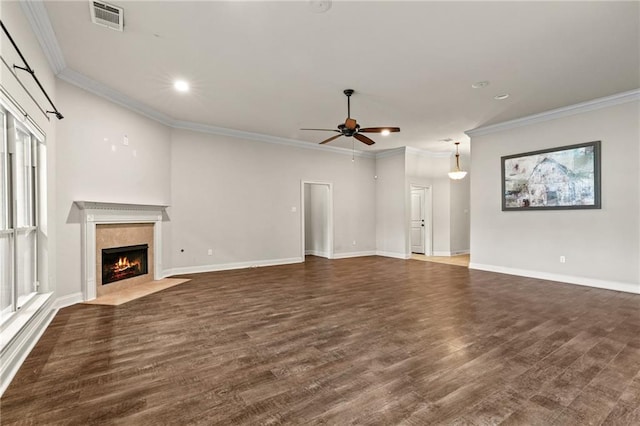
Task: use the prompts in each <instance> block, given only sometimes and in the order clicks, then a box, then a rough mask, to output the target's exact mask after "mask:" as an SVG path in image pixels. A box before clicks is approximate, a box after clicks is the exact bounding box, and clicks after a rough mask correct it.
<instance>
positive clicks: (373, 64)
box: [46, 0, 640, 151]
mask: <svg viewBox="0 0 640 426" xmlns="http://www.w3.org/2000/svg"><path fill="white" fill-rule="evenodd" d="M111 3H113V4H115V5H117V6H120V7H123V8H124V10H125V30H124V32H123V33H120V32H116V31H113V30H110V29H106V28H103V27H100V26H97V25H95V24H93V23H91V20H90V17H89V3H88V1H68V2H57V1H47V2H46V9H47V11H48V13H49V17H50V20H51V23H52V25H53V29H54V31H55V34H56V37H57V40H58V42H59V44H60V47H61V49H62V52H63V54H64V58H65V60H66V64H67V66H68V67H69V68H71V69H73V70H75V71H77V72H79V73H81V74H84V75H86V76H88V77H90V78H92V79H94V80H96V81H98V82H101V83H103V84H105V85H107V86H109V87H111V88H113V89H115V90H117V91H119V92H122V93H123V94H125V95H127V96H129V97H130V98H132V99H134V100H136V101H138V102H142V103H143V104H145V105H147V106H149V107H151V108H153V109H155V110H157V111H160V112H162V113H164V114H166V115H169V116H170V117H172V118H174V119H176V120H185V121H191V122H198V123H204V124H209V125H213V126H217V127H225V128H230V129H237V130H244V131H250V132H255V133H262V134H267V135H272V136H278V137H284V138H290V139H297V140H301V141H306V142H309V143H315V142H319V141H321V140H323V139H325V138H327V137H329V136H331V133H322V132H312V131H306V132H305V131H300V130H299V128H301V127H321V128H334V127H335V126H337V125H338V124H339V123H342V122H344V119H345V117H346V98H345V96H344V95H343V94H342V91H343V89H346V88H352V89H355V91H356V93H355V95H354V96H353V98H352V105H351V111H352V116H353V117H355V118H356V119H357V120H358V122H359V123H360V124H361V125H362V126H363V127H364V126H387V125H394V126H399V127H401V129H402V131H401V132H400V133H396V134H392V135H391V136H388V137H383V136H381V135H372V138H373V139H374V140H376V141H377V143H376V144H375V145H373V146H372V147H371V149H374V150H380V149H389V148H394V147H399V146H404V145H407V146H412V147H415V148H420V149H427V150H431V151H442V150H453V145H452V144H451V143H444V142H441V141H439V140H440V139H444V138H453V139H455V140H462V141H463V142H466V141H468V138H467V137H466V136H465V135H464V133H463V132H464V131H465V130H470V129H473V128H476V127H480V126H484V125H488V124H494V123H498V122H502V121H505V120H510V119H515V118H519V117H523V116H527V115H530V114H535V113H539V112H543V111H546V110H549V109H554V108H558V107H563V106H567V105H572V104H575V103H578V102H582V101H587V100H591V99H595V98H599V97H603V96H607V95H611V94H615V93H619V92H623V91H627V90H633V89H637V88H638V87H640V23H639V22H640V2H635V1H634V2H612V1H606V2H479V1H475V2H396V1H388V2H363V1H360V2H343V1H334V3H333V5H332V7H331V9H330V10H329V11H328V12H326V13H322V14H319V13H314V11H313V8H312V6H311V4H310V2H308V1H293V2H292V1H289V2H270V1H269V2H267V1H262V2H257V1H256V2H244V1H231V2H213V1H209V2H207V1H200V2H185V1H122V0H113V1H112V2H111ZM178 77H179V78H183V79H186V80H188V81H189V82H190V83H191V85H192V89H191V91H190V93H188V94H179V93H176V92H175V91H174V90H173V89H172V87H171V84H172V81H173V80H174V79H175V78H178ZM481 80H488V81H490V85H489V86H488V87H486V88H483V89H473V88H471V84H472V83H474V82H477V81H481ZM502 93H509V94H510V97H509V98H508V99H506V100H503V101H497V100H494V99H493V97H494V96H495V95H497V94H502ZM62 107H63V106H61V109H63V108H62ZM63 113H64V111H63ZM352 140H353V138H348V139H347V138H340V139H338V140H336V141H335V142H332V143H331V144H332V145H333V146H338V147H345V148H351V142H352ZM359 145H360V147H359V148H360V149H368V148H367V147H366V146H364V145H363V144H359ZM357 148H358V147H357Z"/></svg>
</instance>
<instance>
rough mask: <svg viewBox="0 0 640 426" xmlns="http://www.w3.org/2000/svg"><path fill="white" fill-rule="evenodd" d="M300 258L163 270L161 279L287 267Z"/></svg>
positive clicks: (301, 259)
mask: <svg viewBox="0 0 640 426" xmlns="http://www.w3.org/2000/svg"><path fill="white" fill-rule="evenodd" d="M302 262H304V259H303V258H301V257H291V258H288V259H269V260H252V261H248V262H235V263H220V264H216V265H200V266H183V267H180V268H171V269H165V270H164V271H163V273H162V277H163V278H166V277H170V276H173V275H184V274H199V273H202V272H215V271H228V270H231V269H246V268H258V267H262V266H277V265H289V264H291V263H302Z"/></svg>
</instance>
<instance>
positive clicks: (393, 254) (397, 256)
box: [376, 251, 411, 259]
mask: <svg viewBox="0 0 640 426" xmlns="http://www.w3.org/2000/svg"><path fill="white" fill-rule="evenodd" d="M376 255H377V256H384V257H393V258H395V259H411V253H396V252H392V251H376Z"/></svg>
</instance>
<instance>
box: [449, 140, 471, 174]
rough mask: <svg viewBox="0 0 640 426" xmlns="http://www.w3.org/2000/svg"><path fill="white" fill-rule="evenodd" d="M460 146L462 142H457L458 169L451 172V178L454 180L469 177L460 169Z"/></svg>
mask: <svg viewBox="0 0 640 426" xmlns="http://www.w3.org/2000/svg"><path fill="white" fill-rule="evenodd" d="M458 145H460V142H456V168H455V170H454V171H452V172H449V177H450V178H451V179H453V180H460V179H464V177H465V176H466V175H467V172H465V171H464V170H462V169H461V168H460V151H459V149H458Z"/></svg>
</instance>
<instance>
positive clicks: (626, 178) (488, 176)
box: [471, 101, 640, 292]
mask: <svg viewBox="0 0 640 426" xmlns="http://www.w3.org/2000/svg"><path fill="white" fill-rule="evenodd" d="M639 123H640V102H638V101H635V102H631V103H626V104H621V105H617V106H611V107H607V108H603V109H598V110H594V111H589V112H583V113H580V114H576V115H572V116H569V117H565V118H558V119H555V120H551V121H546V122H543V123H538V124H532V125H529V126H526V127H519V128H515V129H511V130H504V131H500V132H496V133H492V134H487V135H484V136H474V137H472V141H471V145H472V162H473V164H472V168H473V179H472V181H471V213H472V214H471V261H472V267H475V268H481V269H489V270H498V271H500V270H501V271H505V272H509V273H515V274H519V275H528V276H537V277H543V278H550V279H555V280H558V281H566V282H574V283H576V284H587V285H594V286H599V287H606V288H615V289H619V290H626V291H635V292H640V284H639V279H640V269H639V266H638V264H639V259H640V248H639V245H640V225H639V217H640V210H639V201H638V200H639V198H640V197H639V194H640V175H639V171H638V170H639V165H640V161H639V158H640V153H639V150H640V149H639V146H640V144H639V142H638V141H639V140H640V128H639V127H640V124H639ZM594 140H601V141H602V209H599V210H560V211H509V212H502V211H501V194H500V191H501V189H500V188H501V186H500V179H501V176H500V157H501V156H505V155H510V154H518V153H523V152H528V151H533V150H538V149H544V148H552V147H557V146H563V145H570V144H576V143H580V142H589V141H594ZM560 256H566V263H564V264H561V263H560V262H559V257H560Z"/></svg>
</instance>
